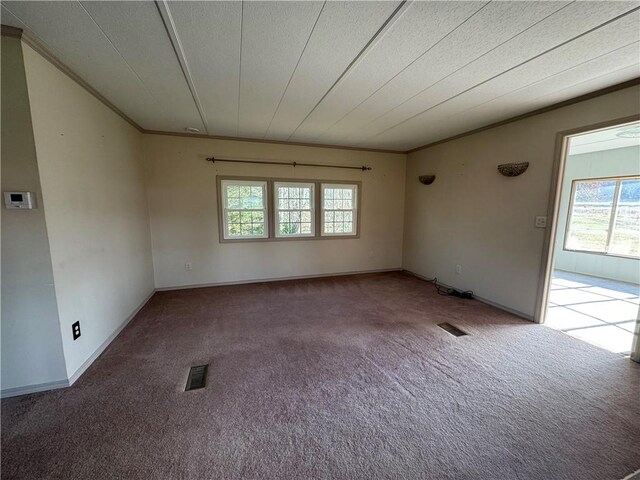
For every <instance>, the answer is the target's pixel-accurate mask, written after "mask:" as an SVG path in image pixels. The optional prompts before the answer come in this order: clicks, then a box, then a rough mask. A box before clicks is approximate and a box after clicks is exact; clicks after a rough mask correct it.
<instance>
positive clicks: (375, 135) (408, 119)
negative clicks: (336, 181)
mask: <svg viewBox="0 0 640 480" xmlns="http://www.w3.org/2000/svg"><path fill="white" fill-rule="evenodd" d="M638 10H640V7H635V8H633V9H631V10H629V11H627V12H625V13H623V14H620V15H618V16H616V17H614V18H612V19H610V20H607V21H606V22H604V23H602V24H600V25H598V26H596V27H593V28H591V29H589V30H587V31H586V32H582V33H581V34H579V35H576V36H575V37H573V38H570V39H569V40H565V41H564V42H562V43H560V44H558V45H556V46H555V47H551V48H549V49H547V50H545V51H544V52H542V53H539V54H537V55H534V56H533V57H531V58H529V59H527V60H525V61H523V62H520V63H519V64H517V65H514V66H513V67H510V68H508V69H506V70H504V71H503V72H500V73H498V74H496V75H494V76H492V77H490V78H488V79H486V80H483V81H482V82H480V83H477V84H476V85H474V86H472V87H469V88H467V89H465V90H463V91H462V92H459V93H457V94H455V95H453V96H451V97H449V98H447V99H446V100H443V101H441V102H438V103H437V104H435V105H432V106H431V107H429V108H427V109H425V110H423V111H421V112H418V113H416V114H415V115H411V116H410V117H408V118H405V119H404V120H402V121H400V122H398V123H396V124H394V125H392V126H390V127H388V128H385V129H384V130H382V131H380V132H377V133H375V134H373V135H369V136H368V137H367V138H371V137H377V136H378V135H382V134H383V133H385V132H388V131H389V130H391V129H393V128H396V127H397V126H399V125H402V124H404V123H406V122H408V121H410V120H412V119H414V118H416V117H418V116H420V115H422V114H424V113H426V112H428V111H429V110H433V109H434V108H436V107H439V106H440V105H442V104H444V103H446V102H448V101H450V100H453V99H454V98H457V97H459V96H460V95H464V94H465V93H467V92H469V91H471V90H473V89H475V88H478V87H480V86H482V85H484V84H485V83H488V82H490V81H492V80H495V79H496V78H498V77H501V76H502V75H505V74H506V73H509V72H511V71H513V70H515V69H517V68H520V67H521V66H523V65H525V64H527V63H529V62H532V61H533V60H535V59H537V58H540V57H542V56H544V55H546V54H548V53H551V52H552V51H554V50H557V49H558V48H561V47H563V46H565V45H567V44H569V43H571V42H573V41H575V40H578V39H579V38H582V37H584V36H586V35H589V34H591V33H593V32H595V31H596V30H599V29H600V28H602V27H605V26H607V25H610V24H611V23H614V22H617V21H618V20H620V19H622V18H624V17H626V16H627V15H631V14H632V13H635V12H637V11H638ZM394 108H396V107H394Z"/></svg>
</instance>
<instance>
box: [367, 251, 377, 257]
mask: <svg viewBox="0 0 640 480" xmlns="http://www.w3.org/2000/svg"><path fill="white" fill-rule="evenodd" d="M375 256H376V252H374V251H373V250H370V251H369V258H373V257H375Z"/></svg>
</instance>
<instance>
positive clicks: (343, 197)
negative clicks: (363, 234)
mask: <svg viewBox="0 0 640 480" xmlns="http://www.w3.org/2000/svg"><path fill="white" fill-rule="evenodd" d="M357 192H358V186H357V185H340V184H322V235H324V236H326V235H355V234H356V222H357V215H358V211H357Z"/></svg>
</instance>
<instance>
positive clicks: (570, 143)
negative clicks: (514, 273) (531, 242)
mask: <svg viewBox="0 0 640 480" xmlns="http://www.w3.org/2000/svg"><path fill="white" fill-rule="evenodd" d="M552 191H553V195H552V197H553V198H552V200H553V202H552V206H553V209H552V211H551V212H550V218H551V227H550V228H549V231H548V232H547V243H546V249H545V250H546V258H545V262H544V272H545V274H544V278H543V279H542V282H541V288H542V292H541V294H540V295H539V298H540V299H541V301H540V302H539V306H538V310H537V312H536V320H537V321H538V322H540V323H544V324H545V325H546V326H548V327H550V328H554V329H557V330H560V331H563V332H565V333H566V334H568V335H571V336H573V337H575V338H578V339H580V340H582V341H585V342H588V343H591V344H594V345H597V346H598V347H600V348H604V349H606V350H609V351H611V352H614V353H616V354H621V355H625V356H630V357H631V358H632V359H634V360H636V361H640V351H639V350H640V346H639V345H638V343H639V342H638V334H639V333H640V317H639V308H640V307H639V304H640V121H638V119H637V118H635V119H634V121H629V119H627V120H626V121H619V122H616V123H614V124H609V125H606V126H604V125H603V126H597V127H590V128H585V129H581V130H578V131H573V132H564V133H562V134H559V138H558V157H557V159H556V165H555V168H554V186H553V190H552Z"/></svg>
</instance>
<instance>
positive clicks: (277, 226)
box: [273, 182, 316, 238]
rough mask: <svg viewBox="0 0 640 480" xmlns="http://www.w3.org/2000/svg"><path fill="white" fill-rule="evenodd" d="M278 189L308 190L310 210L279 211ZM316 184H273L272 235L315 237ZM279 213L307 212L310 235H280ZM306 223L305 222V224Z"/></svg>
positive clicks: (279, 236)
mask: <svg viewBox="0 0 640 480" xmlns="http://www.w3.org/2000/svg"><path fill="white" fill-rule="evenodd" d="M279 187H294V188H308V189H310V190H311V193H310V195H309V206H310V208H299V209H297V210H289V209H280V207H279V206H278V205H279V203H280V202H279V200H280V197H279V196H278V188H279ZM315 196H316V184H315V183H309V182H273V230H274V231H273V235H274V237H276V238H304V237H315V236H316V206H315V203H316V202H315ZM280 212H300V213H302V212H309V213H310V214H311V233H292V234H287V233H285V234H281V233H280V215H278V214H279V213H280ZM305 223H306V222H305Z"/></svg>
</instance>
